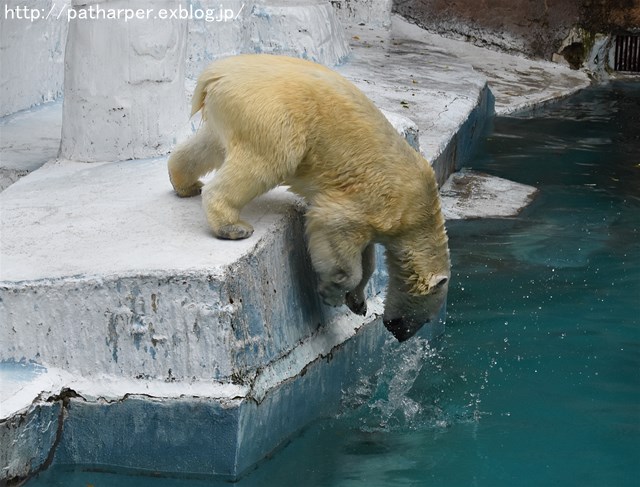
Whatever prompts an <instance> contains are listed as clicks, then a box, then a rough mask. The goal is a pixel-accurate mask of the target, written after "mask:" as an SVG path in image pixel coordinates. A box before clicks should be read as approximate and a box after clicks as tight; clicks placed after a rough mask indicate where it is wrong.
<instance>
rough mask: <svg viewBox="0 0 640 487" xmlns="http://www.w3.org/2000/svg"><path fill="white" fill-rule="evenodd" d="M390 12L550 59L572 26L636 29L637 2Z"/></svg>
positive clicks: (459, 1)
mask: <svg viewBox="0 0 640 487" xmlns="http://www.w3.org/2000/svg"><path fill="white" fill-rule="evenodd" d="M393 8H394V11H395V12H396V13H399V14H400V15H402V16H404V17H406V18H407V19H409V20H411V21H413V22H416V23H417V24H418V25H420V26H422V27H424V28H426V29H429V30H432V31H436V32H438V33H441V34H444V35H447V36H453V37H461V38H464V39H466V40H469V41H472V42H474V43H475V44H477V45H482V46H488V47H493V48H497V49H500V50H504V51H507V52H519V53H523V54H526V55H528V56H532V57H539V58H543V59H551V57H552V55H553V54H554V53H556V52H559V51H561V50H562V48H563V41H564V40H565V39H567V37H568V36H569V35H570V32H571V31H572V29H574V28H576V27H579V28H581V29H583V30H584V31H586V32H589V33H591V34H596V33H598V32H601V33H607V32H616V31H625V30H632V29H634V28H636V29H637V28H640V0H456V1H453V2H452V1H451V0H394V7H393Z"/></svg>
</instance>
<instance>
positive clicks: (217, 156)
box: [167, 126, 224, 197]
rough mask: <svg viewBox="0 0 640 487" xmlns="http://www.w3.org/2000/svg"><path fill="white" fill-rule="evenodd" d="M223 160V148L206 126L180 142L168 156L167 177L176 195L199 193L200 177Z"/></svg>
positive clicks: (186, 195)
mask: <svg viewBox="0 0 640 487" xmlns="http://www.w3.org/2000/svg"><path fill="white" fill-rule="evenodd" d="M223 161H224V149H223V148H222V146H221V145H220V144H219V143H218V142H217V140H216V137H215V135H214V134H212V133H211V132H210V131H209V130H208V129H207V127H206V126H203V127H201V128H200V130H198V132H197V133H196V134H195V135H194V136H193V137H191V138H190V139H189V140H187V141H186V142H184V143H182V144H180V145H179V146H178V147H177V148H176V149H175V150H174V151H173V153H172V154H171V157H169V162H168V163H167V165H168V168H169V179H170V180H171V184H172V185H173V188H174V189H175V191H176V193H177V194H178V196H181V197H188V196H195V195H198V194H200V191H201V188H202V182H201V181H200V178H201V177H202V176H204V175H205V174H207V173H209V172H211V171H213V170H214V169H218V168H219V167H220V166H221V165H222V162H223Z"/></svg>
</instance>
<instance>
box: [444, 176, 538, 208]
mask: <svg viewBox="0 0 640 487" xmlns="http://www.w3.org/2000/svg"><path fill="white" fill-rule="evenodd" d="M537 192H538V190H537V189H536V188H534V187H532V186H528V185H526V184H520V183H515V182H513V181H509V180H508V179H503V178H498V177H495V176H489V175H488V174H483V173H478V172H475V171H470V170H467V169H462V170H460V171H458V172H456V173H455V174H452V175H451V176H450V177H449V179H447V182H446V183H445V184H444V186H442V189H441V190H440V197H441V200H442V212H443V213H444V217H445V218H446V219H447V220H464V219H470V218H505V217H510V216H516V215H517V214H518V213H520V211H521V210H522V209H523V208H525V207H526V206H527V205H529V203H531V202H532V201H533V198H534V197H535V195H536V193H537Z"/></svg>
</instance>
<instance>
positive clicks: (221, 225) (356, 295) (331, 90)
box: [168, 54, 450, 341]
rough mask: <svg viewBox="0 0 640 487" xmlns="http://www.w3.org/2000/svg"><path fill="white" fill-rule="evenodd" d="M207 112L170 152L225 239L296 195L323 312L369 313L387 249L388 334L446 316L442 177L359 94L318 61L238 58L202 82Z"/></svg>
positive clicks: (182, 190) (405, 334)
mask: <svg viewBox="0 0 640 487" xmlns="http://www.w3.org/2000/svg"><path fill="white" fill-rule="evenodd" d="M200 110H202V118H203V125H202V126H201V127H200V129H199V130H198V132H197V133H196V134H195V135H194V136H193V137H192V138H191V139H190V140H188V141H187V142H185V143H183V144H182V145H179V146H178V147H177V148H176V150H175V151H174V152H173V153H172V154H171V156H170V158H169V161H168V166H169V177H170V180H171V183H172V185H173V187H174V189H175V192H176V193H177V194H178V195H179V196H182V197H187V196H194V195H197V194H199V193H201V192H202V203H203V207H204V211H205V212H206V216H207V219H208V222H209V225H210V226H211V230H212V231H213V234H214V235H215V236H216V237H218V238H222V239H242V238H247V237H249V236H251V234H252V233H253V228H252V227H251V225H250V224H249V223H247V222H245V221H242V220H241V219H240V212H241V210H242V208H243V207H244V206H245V205H246V204H247V203H249V202H250V201H251V200H253V199H254V198H255V197H257V196H259V195H260V194H263V193H265V192H266V191H268V190H270V189H272V188H274V187H275V186H278V185H281V184H285V185H289V186H290V189H291V190H292V191H293V192H295V193H297V194H298V195H301V196H302V197H304V199H305V200H306V201H307V204H308V210H307V212H306V215H305V228H306V236H307V246H308V250H309V254H310V256H311V261H312V264H313V266H314V268H315V271H316V273H317V275H318V280H319V286H318V287H319V289H318V290H319V293H320V295H321V297H322V298H323V300H324V302H325V303H326V304H328V305H331V306H338V305H341V304H345V303H346V304H347V306H348V307H349V308H350V309H351V310H352V311H353V312H354V313H358V314H362V315H364V314H365V313H366V302H365V295H364V289H365V286H366V284H367V281H368V280H369V278H370V277H371V274H372V273H373V270H374V265H375V258H374V243H380V244H382V245H384V246H385V249H386V261H387V266H388V271H389V285H388V290H387V295H386V300H385V311H384V316H383V322H384V325H385V326H386V328H387V329H388V330H389V331H390V332H391V333H392V334H393V335H394V336H395V337H396V338H397V339H398V340H399V341H403V340H406V339H408V338H410V337H411V336H413V335H414V334H415V333H416V332H417V331H418V330H419V329H420V327H421V326H422V325H423V324H424V323H426V322H428V321H430V320H433V319H435V318H437V316H438V314H439V311H440V308H441V307H442V305H443V304H444V301H445V299H446V294H447V289H448V282H449V278H450V261H449V249H448V242H447V234H446V231H445V227H444V218H443V216H442V213H441V210H440V200H439V195H438V187H437V183H436V179H435V174H434V172H433V169H432V168H431V166H430V164H429V163H428V162H427V161H426V160H425V159H424V158H423V157H422V156H420V155H419V154H418V153H417V152H416V151H415V150H414V149H413V148H412V147H411V146H410V145H409V144H408V143H407V142H406V140H405V139H404V138H403V137H402V136H401V135H400V134H398V132H397V131H396V130H395V129H394V127H393V126H392V125H391V124H390V123H389V121H388V120H387V119H386V117H385V116H384V115H383V114H382V113H381V112H380V111H379V110H378V109H377V108H376V107H375V105H374V104H373V103H372V102H371V101H370V100H369V99H368V98H367V97H366V96H365V95H364V94H363V93H362V92H361V91H360V90H358V89H357V88H356V87H355V86H354V85H353V84H352V83H350V82H349V81H347V80H346V79H344V78H343V77H342V76H340V75H339V74H337V73H336V72H334V71H332V70H330V69H329V68H326V67H324V66H321V65H319V64H316V63H313V62H310V61H305V60H302V59H296V58H290V57H285V56H274V55H266V54H252V55H251V54H249V55H240V56H235V57H231V58H226V59H223V60H219V61H216V62H214V63H213V64H211V65H210V66H209V67H208V68H206V70H205V71H204V72H203V73H202V74H201V75H200V77H199V79H198V83H197V86H196V89H195V92H194V95H193V101H192V115H193V114H195V113H196V112H198V111H200ZM212 170H216V174H215V177H214V178H213V179H212V180H211V181H209V182H208V183H207V184H206V185H204V186H203V183H202V182H201V181H200V178H201V177H202V176H204V175H205V174H207V173H209V172H211V171H212Z"/></svg>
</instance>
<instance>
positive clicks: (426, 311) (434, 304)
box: [383, 274, 449, 342]
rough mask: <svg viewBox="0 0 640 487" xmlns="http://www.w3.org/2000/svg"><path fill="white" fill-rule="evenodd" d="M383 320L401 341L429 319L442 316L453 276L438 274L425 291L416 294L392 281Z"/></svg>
mask: <svg viewBox="0 0 640 487" xmlns="http://www.w3.org/2000/svg"><path fill="white" fill-rule="evenodd" d="M389 284H390V285H389V288H388V290H387V298H386V302H385V309H384V316H383V323H384V326H385V328H386V329H387V330H389V331H390V332H391V333H392V334H393V336H394V337H396V339H397V340H398V341H399V342H403V341H405V340H408V339H409V338H411V337H412V336H413V335H415V334H416V333H417V332H418V330H420V328H422V327H423V326H424V325H425V324H426V323H429V322H433V321H435V320H437V319H438V317H439V315H440V310H441V309H442V306H443V305H444V304H445V301H446V299H447V292H448V289H449V276H447V275H444V274H434V275H432V276H431V277H430V278H429V280H428V285H427V286H426V290H425V292H423V293H421V294H414V293H411V292H406V290H405V289H401V287H402V286H400V287H399V286H394V285H393V281H391V282H390V283H389Z"/></svg>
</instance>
